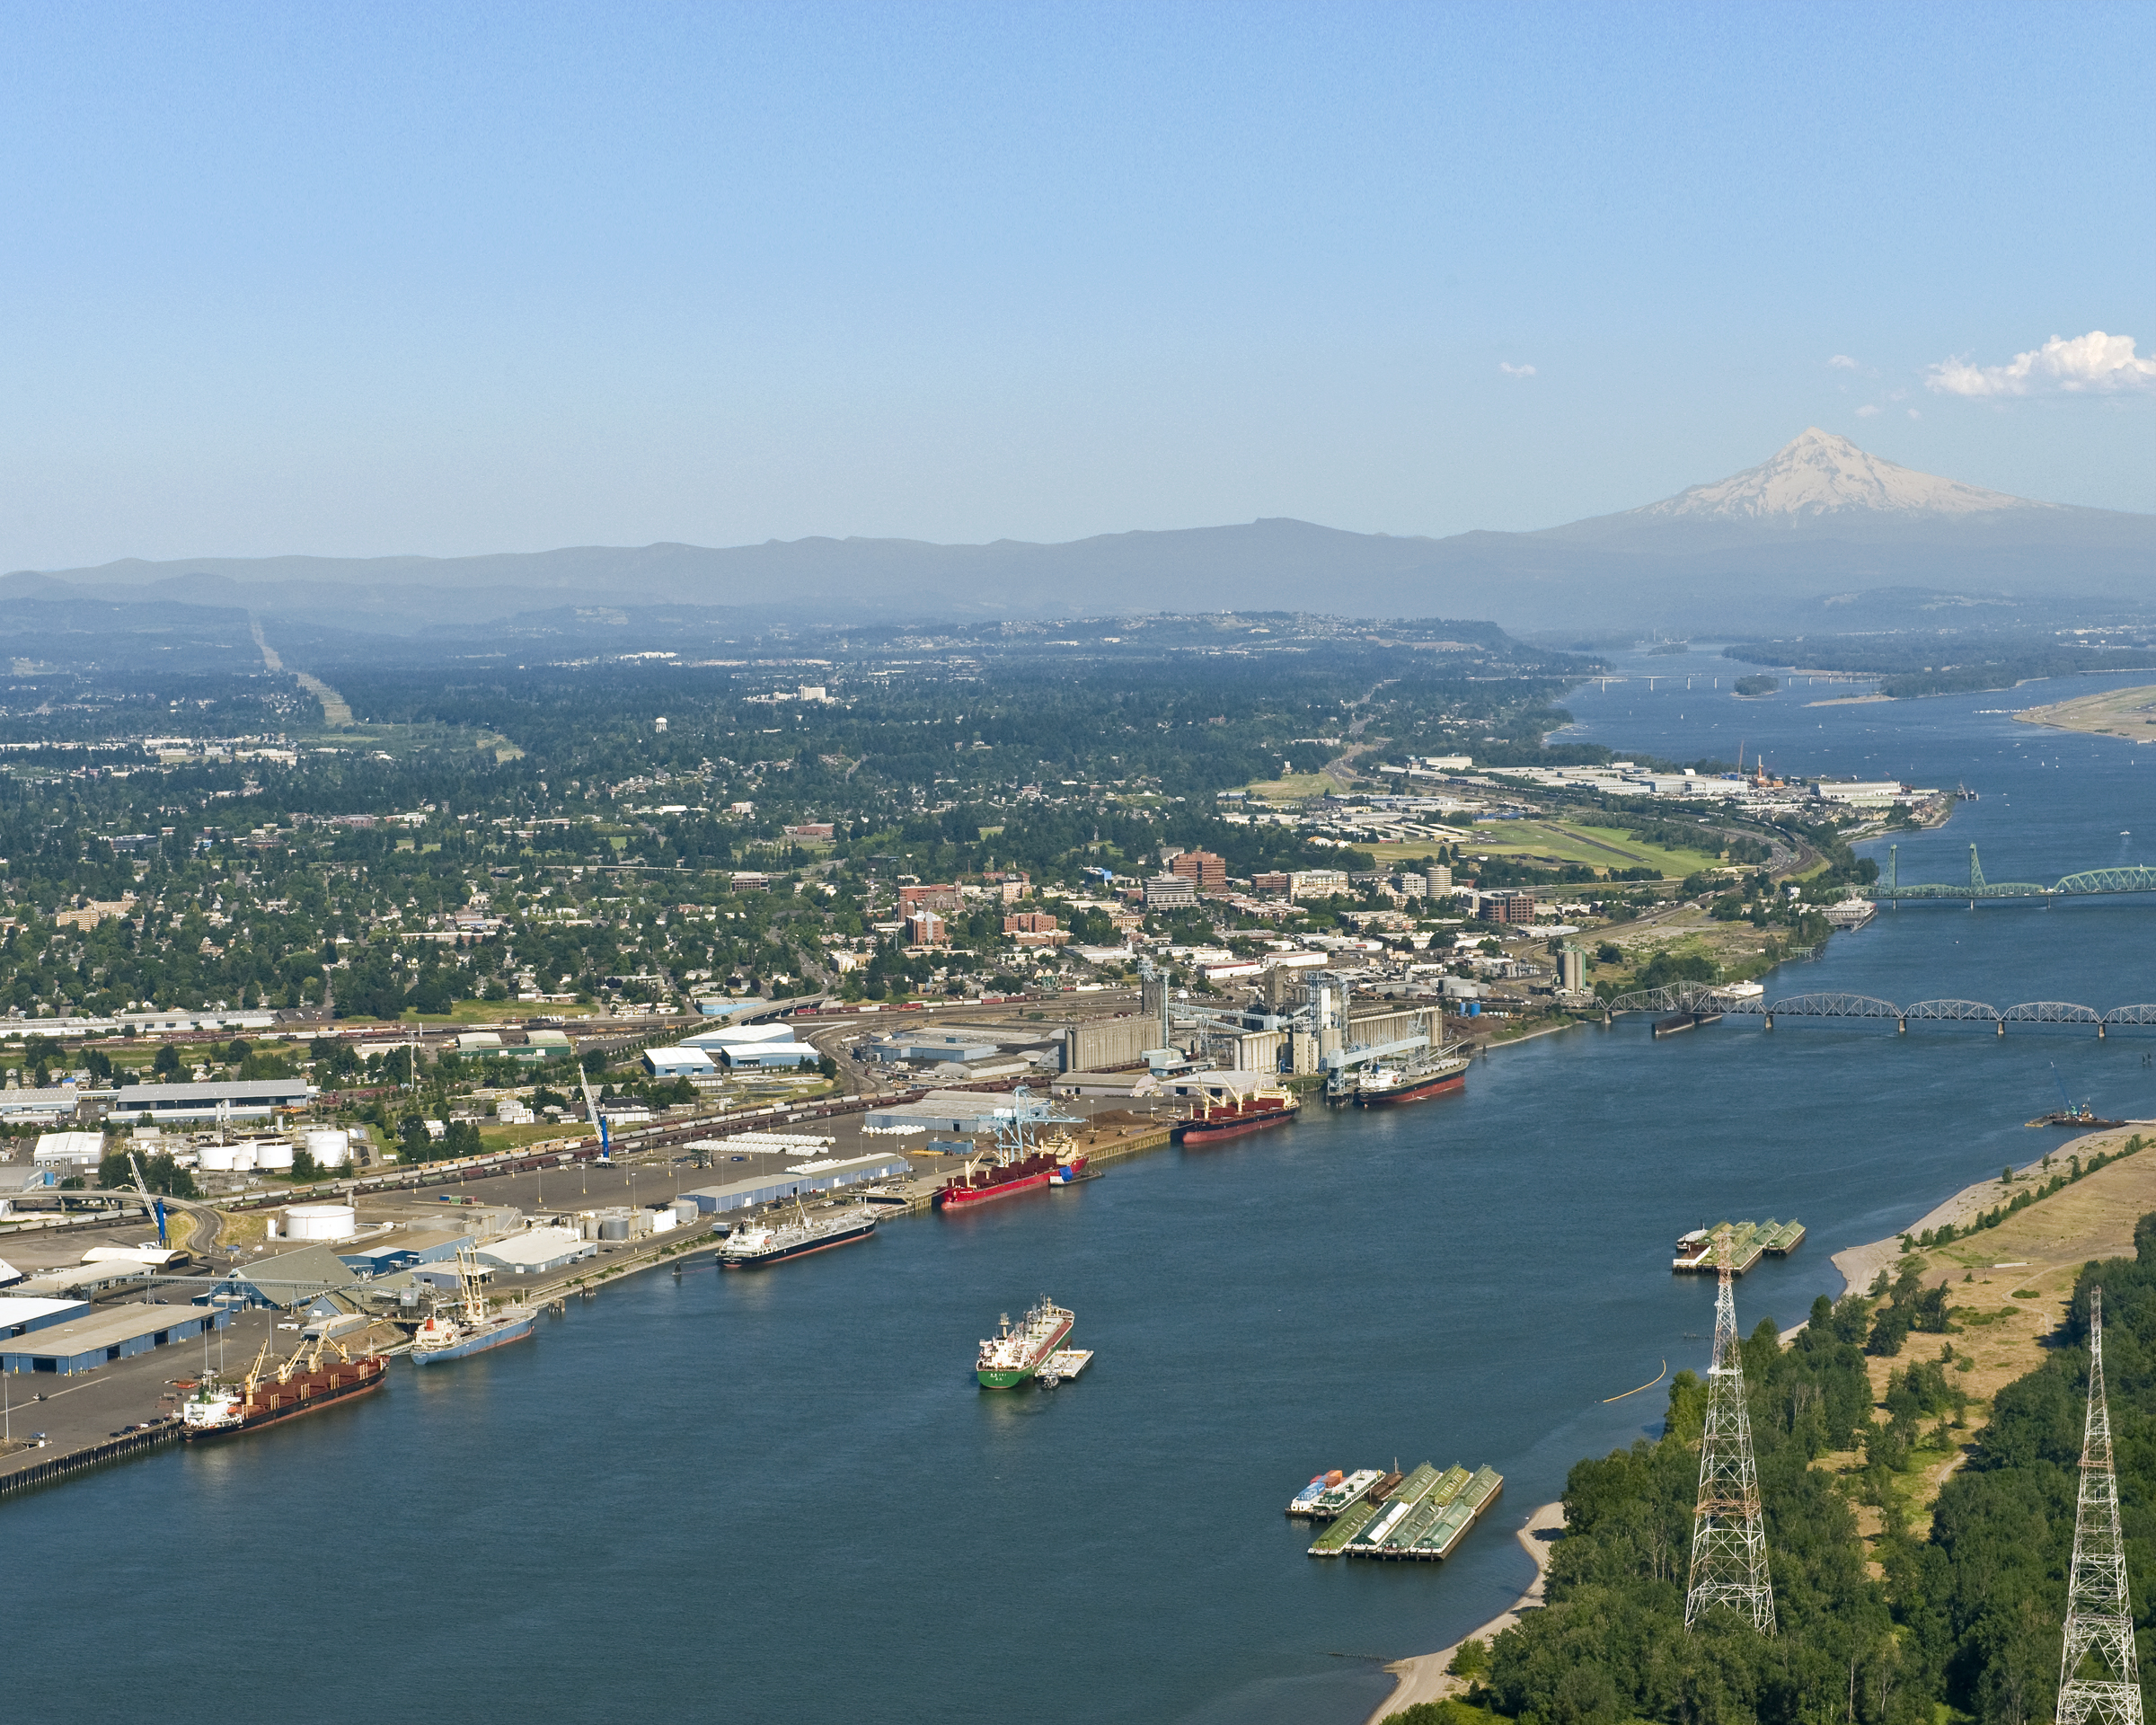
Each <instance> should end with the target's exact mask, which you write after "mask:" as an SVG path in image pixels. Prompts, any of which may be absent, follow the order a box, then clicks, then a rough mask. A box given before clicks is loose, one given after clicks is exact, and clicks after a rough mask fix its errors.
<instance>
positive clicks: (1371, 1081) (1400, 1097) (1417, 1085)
mask: <svg viewBox="0 0 2156 1725" xmlns="http://www.w3.org/2000/svg"><path fill="white" fill-rule="evenodd" d="M1469 1065H1470V1062H1469V1060H1468V1058H1467V1057H1466V1056H1465V1055H1462V1054H1454V1053H1452V1052H1450V1051H1449V1050H1446V1049H1439V1050H1438V1051H1437V1052H1436V1053H1435V1054H1432V1055H1426V1056H1425V1057H1423V1058H1422V1059H1421V1060H1419V1061H1415V1062H1410V1063H1409V1064H1408V1065H1405V1066H1373V1067H1372V1068H1371V1069H1370V1070H1369V1071H1368V1072H1365V1074H1364V1075H1362V1077H1361V1078H1360V1079H1359V1080H1358V1081H1357V1082H1356V1086H1355V1105H1356V1107H1357V1108H1389V1107H1391V1106H1392V1104H1393V1103H1395V1102H1419V1101H1422V1100H1423V1099H1424V1098H1425V1097H1428V1096H1442V1095H1444V1094H1445V1092H1448V1091H1454V1090H1463V1089H1465V1088H1466V1085H1467V1068H1468V1066H1469Z"/></svg>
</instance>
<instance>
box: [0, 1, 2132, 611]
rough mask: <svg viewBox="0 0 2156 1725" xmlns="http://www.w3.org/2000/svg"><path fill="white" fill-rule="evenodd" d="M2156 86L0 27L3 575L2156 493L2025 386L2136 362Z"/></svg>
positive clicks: (2106, 27)
mask: <svg viewBox="0 0 2156 1725" xmlns="http://www.w3.org/2000/svg"><path fill="white" fill-rule="evenodd" d="M2152 50H2156V8H2150V7H2148V6H2146V5H2134V6H2118V7H2105V6H2102V5H2077V6H2072V7H2044V6H2035V5H2027V4H2019V5H2011V6H1996V7H1985V6H1970V5H1965V4H1955V5H1935V6H1927V5H1922V4H1897V5H1895V6H1889V7H1880V6H1878V5H1871V4H1868V5H1861V6H1835V5H1813V6H1807V7H1803V8H1796V7H1769V6H1763V5H1761V6H1749V7H1745V6H1730V5H1727V4H1717V5H1708V6H1698V7H1686V6H1660V7H1657V6H1643V5H1637V4H1626V5H1617V4H1611V5H1605V6H1600V7H1563V6H1532V5H1524V4H1509V5H1502V6H1487V7H1486V6H1475V5H1458V6H1440V5H1419V6H1366V5H1359V6H1358V5H1353V4H1322V5H1321V4H1311V5H1306V6H1299V7H1268V6H1263V5H1257V4H1244V5H1224V4H1207V5H1197V6H1178V5H1174V4H1144V5H1133V6H1128V7H1122V6H1116V5H1109V4H1096V5H1076V4H1051V5H1031V6H1029V5H1023V4H1012V5H1003V4H997V5H991V4H981V5H977V6H959V7H945V6H933V5H923V4H888V3H887V4H879V5H863V6H858V7H818V6H812V5H800V4H796V5H790V6H781V7H761V6H755V5H732V6H729V5H718V4H710V5H700V6H694V7H679V8H676V7H668V6H658V5H644V6H639V5H634V4H608V5H606V6H604V7H601V6H592V5H581V6H573V7H572V6H549V5H546V4H534V3H532V0H526V3H525V4H517V5H513V6H501V7H490V6H474V5H463V6H459V5H455V4H434V5H418V4H414V5H408V6H381V5H366V4H354V5H348V6H340V7H327V6H318V7H296V6H289V5H278V6H263V7H260V8H253V7H249V6H245V5H239V4H234V5H223V6H217V7H189V6H185V5H177V4H167V5H160V6H140V7H129V6H127V5H121V4H114V5H107V6H96V7H93V6H42V7H38V6H15V7H11V8H9V9H7V10H6V11H5V12H4V13H0V65H4V67H5V71H4V79H5V83H4V85H0V89H4V113H5V116H6V117H5V119H4V121H0V125H4V137H5V154H4V157H0V222H4V227H0V234H4V255H5V257H6V267H5V269H4V270H0V365H4V379H5V381H4V385H0V568H7V569H15V568H26V567H42V568H53V567H61V566H66V565H68V564H74V563H82V562H102V561H104V560H107V559H110V558H117V557H122V556H148V557H173V556H186V555H211V554H232V555H253V554H269V553H281V552H315V553H331V554H347V555H357V554H370V553H395V552H425V553H442V554H452V553H465V552H477V551H489V550H511V549H539V548H543V547H546V546H551V545H558V544H643V543H648V542H649V541H652V540H659V539H678V540H691V541H695V542H698V543H702V544H735V543H741V542H746V541H754V540H761V539H764V538H771V537H780V538H792V537H798V536H800V535H808V534H818V533H822V534H832V535H849V534H864V535H885V534H889V535H906V536H912V537H920V538H931V539H946V540H978V539H990V538H996V537H1003V536H1010V537H1018V538H1031V539H1062V538H1070V537H1075V536H1079V535H1085V534H1090V533H1099V532H1113V531H1118V530H1122V529H1126V528H1132V527H1171V526H1197V525H1204V524H1207V523H1213V522H1223V521H1240V520H1248V519H1250V518H1252V517H1258V516H1276V515H1292V516H1297V517H1303V518H1305V519H1310V520H1316V521H1322V522H1326V523H1330V524H1331V525H1334V526H1344V527H1353V528H1357V529H1363V530H1370V531H1383V532H1392V533H1432V534H1443V533H1452V532H1458V531H1462V530H1463V529H1466V528H1470V527H1500V528H1524V527H1537V526H1551V525H1554V524H1556V523H1558V522H1561V521H1565V520H1569V519H1573V518H1576V517H1580V516H1585V515H1592V514H1598V513H1602V512H1604V511H1608V510H1611V509H1622V508H1628V507H1630V506H1632V505H1634V504H1637V503H1642V502H1646V501H1648V500H1651V499H1654V498H1656V497H1659V496H1663V495H1666V494H1667V493H1669V492H1672V491H1676V490H1678V489H1680V488H1682V487H1683V486H1684V485H1687V484H1691V483H1693V482H1699V481H1701V480H1706V479H1711V478H1716V477H1719V476H1720V475H1722V474H1724V473H1729V472H1731V471H1734V470H1735V469H1736V468H1739V467H1743V466H1747V465H1750V464H1753V463H1754V462H1756V461H1759V460H1762V459H1763V458H1764V457H1765V456H1768V455H1769V454H1771V453H1772V451H1773V450H1774V449H1775V448H1776V447H1779V446H1780V444H1782V443H1783V442H1785V441H1787V440H1788V439H1789V438H1790V437H1792V436H1794V435H1795V434H1796V433H1797V432H1798V431H1799V430H1801V429H1804V427H1806V426H1807V425H1809V424H1818V425H1821V426H1824V427H1825V428H1827V429H1831V430H1837V431H1842V432H1844V433H1847V434H1848V435H1850V436H1851V437H1853V438H1856V439H1857V440H1858V441H1859V442H1860V443H1862V444H1863V445H1865V447H1869V448H1871V449H1873V450H1874V451H1876V452H1877V453H1878V454H1880V455H1883V456H1887V457H1889V458H1890V459H1893V460H1896V461H1901V462H1904V463H1906V464H1910V465H1913V466H1916V467H1921V468H1924V469H1927V470H1929V471H1932V472H1937V473H1948V474H1950V475H1952V476H1954V477H1956V478H1959V479H1965V480H1968V481H1971V482H1975V483H1978V484H1983V485H1988V486H1992V487H1995V488H1997V489H1999V490H2002V491H2015V492H2019V493H2021V494H2024V495H2028V496H2036V497H2043V498H2050V499H2055V500H2063V501H2071V502H2081V503H2090V504H2096V505H2100V506H2103V507H2107V508H2115V509H2143V510H2146V509H2156V388H2152V387H2150V386H2148V385H2149V381H2150V380H2149V378H2148V377H2147V376H2144V375H2143V372H2142V371H2141V370H2139V369H2136V368H2135V367H2132V366H2129V367H2126V368H2125V369H2123V370H2122V369H2119V368H2118V367H2113V368H2112V369H2111V370H2110V371H2108V372H2107V373H2105V374H2104V375H2103V376H2100V377H2090V376H2081V377H2077V376H2075V375H2074V374H2073V373H2072V370H2071V368H2070V367H2069V368H2066V369H2062V368H2061V367H2056V366H2048V365H2047V364H2046V362H2044V361H2042V360H2041V359H2040V358H2039V360H2037V361H2035V362H2030V363H2028V364H2024V365H2023V366H2022V367H2020V369H2019V371H2018V372H2017V371H2015V370H2014V362H2015V357H2016V356H2017V355H2020V354H2030V353H2035V354H2039V355H2040V354H2041V350H2042V349H2043V344H2044V343H2045V342H2046V341H2047V340H2049V339H2050V338H2052V337H2054V336H2056V337H2062V338H2069V339H2075V338H2081V337H2083V336H2085V335H2086V334H2087V333H2088V332H2093V331H2099V330H2100V331H2104V332H2108V333H2109V334H2111V335H2112V336H2114V337H2118V336H2122V335H2123V336H2131V337H2134V338H2135V339H2136V340H2137V341H2138V349H2137V350H2136V354H2137V356H2138V357H2139V358H2140V359H2141V360H2142V361H2143V363H2144V364H2145V361H2146V358H2147V356H2149V355H2151V354H2152V353H2156V315H2152V312H2156V304H2152V301H2156V224H2152V223H2151V222H2150V220H2149V219H2148V213H2149V210H2150V209H2151V208H2152V205H2156V199H2152V190H2156V186H2152V179H2156V173H2152V155H2156V128H2152V127H2151V126H2150V125H2149V124H2148V105H2147V83H2146V80H2147V77H2148V73H2149V68H2150V66H2152V64H2156V51H2152ZM2113 351H2114V355H2115V356H2116V351H2117V349H2116V343H2115V344H2114V349H2113ZM1837 356H1839V357H1840V358H1841V359H1842V360H1843V361H1845V362H1846V363H1842V364H1839V365H1837V364H1835V363H1833V361H1834V360H1835V358H1836V357H1837ZM1953 362H1958V363H1959V364H1960V366H1961V368H1960V369H1958V370H1954V371H1951V372H1941V371H1939V370H1936V369H1935V368H1936V367H1941V366H1945V365H1948V364H1949V363H1953ZM1506 367H1511V368H1512V369H1511V370H1509V371H1508V370H1507V369H1505V368H1506ZM1526 367H1533V372H1532V375H1528V374H1527V373H1526V371H1525V368H1526ZM1987 368H1990V369H1989V370H1987ZM1948 377H1950V378H1951V379H1953V380H1955V386H1954V387H1943V388H1942V387H1940V386H1939V385H1940V380H1941V379H1942V378H1948ZM1986 377H1989V378H1990V379H1991V380H1992V381H1991V382H1989V383H1986V382H1984V381H1983V380H1984V379H1985V378H1986ZM1972 378H1974V379H1976V380H1977V381H1976V382H1975V383H1973V384H1972V383H1970V382H1969V380H1970V379H1972ZM2077 382H2078V383H2081V384H2090V383H2100V384H2102V385H2107V386H2105V387H2077V388H2066V387H2061V386H2060V385H2062V383H2064V384H2074V383H2077ZM1971 391H1974V392H1975V393H1970V392H1971ZM1957 392H1958V393H1957Z"/></svg>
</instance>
